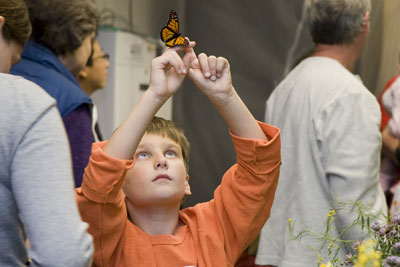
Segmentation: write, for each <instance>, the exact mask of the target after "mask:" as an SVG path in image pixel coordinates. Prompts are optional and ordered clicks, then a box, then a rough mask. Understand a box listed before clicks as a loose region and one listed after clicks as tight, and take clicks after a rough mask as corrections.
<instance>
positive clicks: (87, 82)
mask: <svg viewBox="0 0 400 267" xmlns="http://www.w3.org/2000/svg"><path fill="white" fill-rule="evenodd" d="M109 66H110V61H109V55H108V54H105V53H104V51H103V49H102V48H101V45H100V43H99V41H97V40H95V41H94V42H93V50H92V53H91V55H90V57H89V59H88V61H87V63H86V66H85V67H84V68H83V69H82V70H81V71H80V72H79V75H78V82H79V84H80V85H81V87H82V90H83V91H84V92H85V93H86V94H87V95H88V96H89V97H90V96H91V95H92V94H93V93H94V92H95V91H97V90H99V89H103V88H104V87H105V86H106V83H107V76H108V67H109ZM97 118H98V115H97V108H96V106H95V105H94V104H93V106H92V127H93V131H94V136H95V140H96V142H98V141H102V140H103V137H102V135H101V132H100V128H99V124H98V123H97Z"/></svg>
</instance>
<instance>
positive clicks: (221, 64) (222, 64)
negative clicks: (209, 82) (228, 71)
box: [216, 57, 229, 78]
mask: <svg viewBox="0 0 400 267" xmlns="http://www.w3.org/2000/svg"><path fill="white" fill-rule="evenodd" d="M216 65H217V67H216V68H217V71H216V72H217V74H216V75H217V78H220V77H221V76H222V74H223V71H224V70H225V68H227V67H229V63H228V60H227V59H226V58H224V57H218V58H217V63H216Z"/></svg>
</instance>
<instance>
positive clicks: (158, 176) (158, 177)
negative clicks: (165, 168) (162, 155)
mask: <svg viewBox="0 0 400 267" xmlns="http://www.w3.org/2000/svg"><path fill="white" fill-rule="evenodd" d="M161 179H166V180H170V181H171V180H172V179H171V177H169V176H168V175H167V174H160V175H157V176H156V178H154V179H153V181H152V182H155V181H158V180H161Z"/></svg>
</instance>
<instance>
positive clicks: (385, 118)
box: [378, 75, 399, 131]
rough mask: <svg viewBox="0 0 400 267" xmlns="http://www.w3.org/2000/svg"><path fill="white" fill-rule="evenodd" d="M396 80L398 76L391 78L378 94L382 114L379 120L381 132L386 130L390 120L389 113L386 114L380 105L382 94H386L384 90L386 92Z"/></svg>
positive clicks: (380, 104)
mask: <svg viewBox="0 0 400 267" xmlns="http://www.w3.org/2000/svg"><path fill="white" fill-rule="evenodd" d="M397 78H399V75H396V76H394V77H393V78H391V79H390V80H389V81H388V82H387V83H386V85H385V88H383V90H382V92H381V93H380V95H379V97H378V103H379V106H380V108H381V113H382V118H381V131H383V129H385V128H386V126H387V124H388V122H389V120H390V115H389V113H387V111H386V110H385V108H384V107H383V103H382V96H383V94H384V93H385V92H386V90H388V89H389V88H390V86H391V85H392V84H393V83H394V82H395V81H396V80H397Z"/></svg>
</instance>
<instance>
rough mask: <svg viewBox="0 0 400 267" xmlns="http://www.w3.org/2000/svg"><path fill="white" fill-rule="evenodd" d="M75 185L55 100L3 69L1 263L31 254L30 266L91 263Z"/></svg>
mask: <svg viewBox="0 0 400 267" xmlns="http://www.w3.org/2000/svg"><path fill="white" fill-rule="evenodd" d="M73 188H74V185H73V176H72V168H71V155H70V151H69V145H68V141H67V137H66V133H65V129H64V127H63V124H62V121H61V118H60V115H59V113H58V111H57V108H56V103H55V100H54V99H53V98H51V97H50V96H49V95H47V93H46V92H44V91H43V90H42V89H41V88H40V87H38V86H37V85H35V84H34V83H32V82H29V81H27V80H25V79H23V78H21V77H17V76H13V75H9V74H0V203H1V205H0V266H2V267H6V266H12V267H16V266H24V265H25V263H26V261H27V259H28V257H29V258H31V264H30V266H51V267H56V266H63V267H65V266H73V267H77V266H90V264H91V261H92V259H91V257H92V254H93V244H92V237H91V236H90V235H89V234H88V233H87V232H86V229H87V224H86V223H84V222H82V221H81V218H80V215H79V212H78V209H77V205H76V202H75V198H74V191H73ZM26 238H28V239H29V241H30V243H31V248H30V249H29V251H28V250H27V249H26V248H25V241H26Z"/></svg>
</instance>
